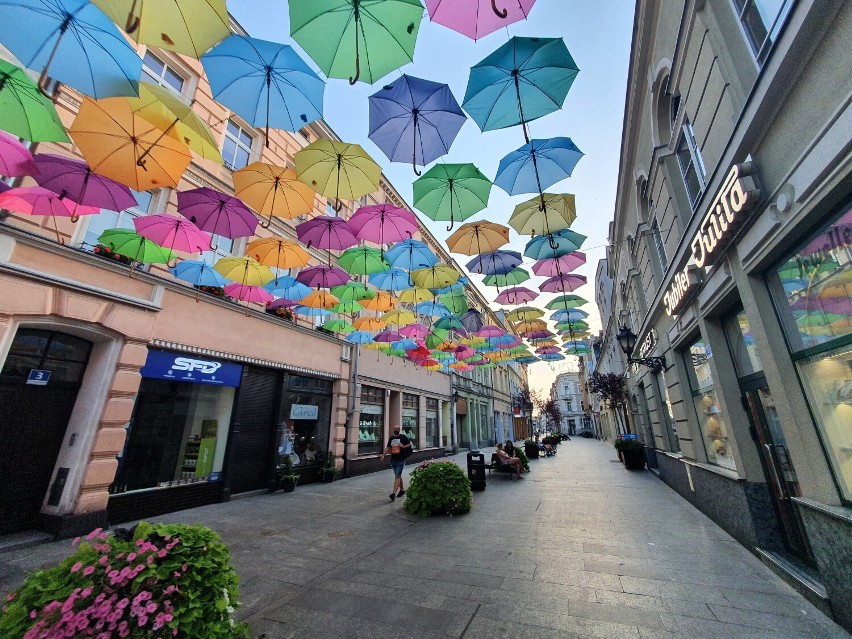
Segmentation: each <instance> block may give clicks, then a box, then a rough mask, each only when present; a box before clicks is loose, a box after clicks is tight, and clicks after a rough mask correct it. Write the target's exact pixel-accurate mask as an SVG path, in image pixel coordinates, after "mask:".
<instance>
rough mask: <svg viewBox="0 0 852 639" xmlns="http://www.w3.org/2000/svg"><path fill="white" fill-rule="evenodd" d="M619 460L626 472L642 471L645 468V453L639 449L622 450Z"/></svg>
mask: <svg viewBox="0 0 852 639" xmlns="http://www.w3.org/2000/svg"><path fill="white" fill-rule="evenodd" d="M621 460H622V461H623V462H624V467H625V468H626V469H627V470H642V469H643V468H645V451H644V450H642V449H641V448H634V449H629V450H622V451H621Z"/></svg>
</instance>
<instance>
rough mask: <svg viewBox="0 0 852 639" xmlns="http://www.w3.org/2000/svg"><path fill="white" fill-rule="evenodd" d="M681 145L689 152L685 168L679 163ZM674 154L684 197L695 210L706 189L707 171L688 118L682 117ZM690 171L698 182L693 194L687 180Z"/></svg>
mask: <svg viewBox="0 0 852 639" xmlns="http://www.w3.org/2000/svg"><path fill="white" fill-rule="evenodd" d="M683 143H685V144H686V149H687V150H688V151H689V157H690V162H689V164H688V165H687V166H684V165H683V162H682V161H681V145H682V144H683ZM674 154H675V158H676V159H677V165H678V168H679V169H680V177H681V180H683V185H684V188H685V190H686V195H687V197H688V198H689V204H690V206H691V207H692V208H693V209H695V206H696V205H697V204H698V202H699V200H700V199H701V195H702V194H703V193H704V190H705V189H706V188H707V179H706V178H707V169H706V167H705V166H704V160H703V159H702V158H701V150H700V149H699V148H698V141H697V140H696V139H695V131H694V130H693V128H692V124H691V123H690V121H689V118H686V117H684V119H683V124H682V125H681V127H680V135H679V136H678V138H677V144H675V152H674ZM690 170H692V171H694V173H695V177H696V180H697V182H698V190H697V191H696V192H695V193H694V194H693V193H692V192H691V190H690V186H689V180H688V179H687V176H688V174H689V172H690Z"/></svg>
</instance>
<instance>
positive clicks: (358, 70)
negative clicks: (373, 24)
mask: <svg viewBox="0 0 852 639" xmlns="http://www.w3.org/2000/svg"><path fill="white" fill-rule="evenodd" d="M360 77H361V52H360V51H359V50H358V19H357V18H356V19H355V77H354V78H353V77H352V76H350V77H349V86H352V85H353V84H355V83H356V82H358V78H360Z"/></svg>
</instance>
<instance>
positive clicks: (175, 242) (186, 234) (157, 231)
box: [133, 213, 210, 253]
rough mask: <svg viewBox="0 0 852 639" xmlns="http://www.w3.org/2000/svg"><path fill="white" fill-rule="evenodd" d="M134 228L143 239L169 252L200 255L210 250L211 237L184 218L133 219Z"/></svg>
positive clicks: (151, 217) (158, 216)
mask: <svg viewBox="0 0 852 639" xmlns="http://www.w3.org/2000/svg"><path fill="white" fill-rule="evenodd" d="M133 226H134V227H136V232H137V233H139V235H141V236H142V237H145V238H148V239H149V240H151V241H152V242H155V243H156V244H159V245H160V246H162V247H164V248H167V249H168V250H169V251H183V252H184V253H198V252H201V251H209V250H210V236H209V235H208V234H207V233H204V232H203V231H201V230H199V228H198V227H197V226H195V224H193V223H192V222H190V221H189V220H187V219H184V218H182V217H175V216H173V215H168V214H165V213H163V214H160V215H145V216H142V217H135V218H133Z"/></svg>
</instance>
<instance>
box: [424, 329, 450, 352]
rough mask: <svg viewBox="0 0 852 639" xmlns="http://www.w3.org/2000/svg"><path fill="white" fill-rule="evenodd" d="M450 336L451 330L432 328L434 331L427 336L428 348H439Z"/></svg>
mask: <svg viewBox="0 0 852 639" xmlns="http://www.w3.org/2000/svg"><path fill="white" fill-rule="evenodd" d="M449 338H450V331H447V330H443V329H438V328H435V329H432V332H431V333H429V335H428V336H427V337H426V348H438V347H439V346H440V345H441V344H443V343H444V342H446V341H447V340H448V339H449Z"/></svg>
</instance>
